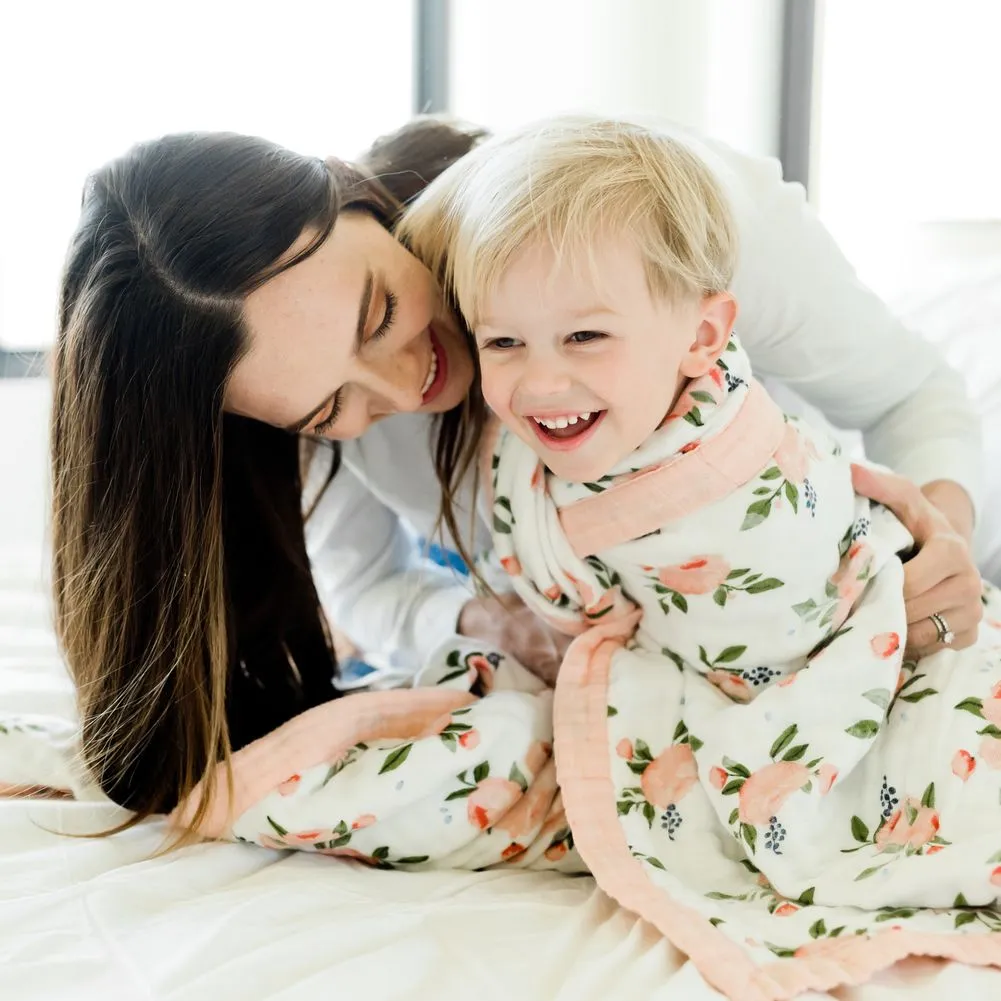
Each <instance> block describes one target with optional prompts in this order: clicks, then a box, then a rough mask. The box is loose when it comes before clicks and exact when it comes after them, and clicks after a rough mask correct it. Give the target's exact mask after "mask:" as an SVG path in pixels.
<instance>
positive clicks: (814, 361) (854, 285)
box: [712, 146, 982, 537]
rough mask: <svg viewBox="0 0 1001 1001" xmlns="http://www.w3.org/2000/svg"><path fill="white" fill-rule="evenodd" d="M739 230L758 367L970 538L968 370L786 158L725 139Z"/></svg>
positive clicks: (975, 483)
mask: <svg viewBox="0 0 1001 1001" xmlns="http://www.w3.org/2000/svg"><path fill="white" fill-rule="evenodd" d="M712 148H713V149H714V151H715V153H716V155H717V156H718V157H719V158H720V161H721V163H722V166H723V171H724V173H725V174H728V175H729V176H728V177H725V178H724V179H725V180H726V181H727V183H728V187H729V189H730V191H731V194H732V198H733V201H734V208H735V211H736V214H737V218H738V225H739V228H740V241H741V251H740V265H739V267H738V271H737V275H736V278H735V281H734V293H735V295H736V297H737V300H738V302H739V303H740V317H739V319H738V325H737V329H738V331H739V332H740V333H741V336H742V339H743V341H744V344H745V346H746V347H747V350H748V352H749V353H750V356H751V360H752V362H753V363H754V366H755V369H756V371H757V372H758V373H759V374H760V375H770V376H774V377H776V378H777V379H779V380H781V381H782V382H784V383H785V384H786V385H788V386H789V387H790V388H792V389H794V390H795V391H796V392H798V393H799V394H800V395H801V396H802V397H803V398H804V399H805V400H807V401H808V402H809V403H812V404H813V405H814V406H816V407H817V408H818V409H820V410H821V411H822V412H823V414H824V415H825V416H826V417H827V418H828V419H829V420H830V421H831V422H832V423H833V424H836V425H837V426H839V427H843V428H851V429H859V430H861V431H862V432H863V434H864V436H865V443H866V451H867V454H868V456H869V457H870V458H871V459H873V460H874V461H876V462H879V463H882V464H884V465H886V466H889V467H890V468H892V469H894V470H896V471H897V472H898V473H900V474H901V475H903V476H906V477H908V478H909V479H911V480H913V481H914V482H916V483H917V484H918V485H919V486H921V487H925V486H926V485H929V484H932V483H933V482H935V481H939V484H941V482H942V481H947V482H949V483H952V484H957V485H958V486H959V487H961V488H962V490H963V491H964V492H965V494H966V496H967V497H968V498H969V502H970V503H969V506H966V507H965V510H964V502H963V498H962V494H961V493H959V492H958V491H956V490H955V489H954V488H950V487H948V486H946V487H942V486H941V485H938V486H936V487H935V488H929V490H928V491H926V493H927V495H928V496H929V498H930V499H931V500H932V501H933V503H937V504H938V503H940V504H941V509H942V510H943V513H945V514H946V516H947V517H948V518H949V520H950V522H951V523H952V524H953V526H954V527H955V528H956V530H957V531H959V532H961V534H964V535H966V536H967V537H969V529H970V528H971V527H972V517H973V514H974V512H975V510H976V507H977V505H978V504H979V502H980V495H981V464H982V458H981V432H980V420H979V418H978V416H977V414H976V412H975V410H974V409H973V406H972V404H971V403H970V401H969V399H968V397H967V394H966V388H965V386H964V382H963V378H962V376H961V375H960V374H959V373H958V372H955V371H954V370H953V369H951V368H949V367H948V365H947V364H946V363H945V361H944V360H943V358H942V356H941V355H940V354H939V352H938V351H937V350H936V349H935V348H934V347H933V346H932V345H931V344H929V343H928V342H926V341H925V340H924V339H923V338H921V337H920V336H919V335H918V334H916V333H914V332H913V331H910V330H908V329H907V328H906V327H905V326H904V325H903V324H902V323H901V322H900V321H899V320H898V319H897V318H896V317H895V316H893V314H892V313H891V312H890V310H889V309H888V308H887V306H886V305H885V304H884V303H883V302H882V301H881V300H880V299H879V297H878V296H876V295H875V294H874V293H873V292H872V291H871V290H870V289H868V288H866V287H865V286H864V285H863V284H862V283H861V282H860V281H859V280H858V278H857V277H856V275H855V272H854V270H853V269H852V267H851V265H850V264H849V263H848V261H847V260H846V259H845V257H844V255H843V254H842V253H841V251H840V250H839V249H838V247H837V245H836V244H835V242H834V240H833V239H832V238H831V236H830V234H829V233H828V232H827V230H826V229H825V228H824V227H823V225H822V224H821V223H820V222H819V220H818V219H817V217H816V215H815V214H814V212H813V210H812V209H811V208H810V206H809V205H807V203H806V200H805V197H804V194H803V189H802V187H801V186H800V185H798V184H787V183H785V182H783V180H782V177H781V169H780V167H779V165H778V163H777V162H775V161H772V160H761V159H756V158H751V157H746V156H742V155H740V154H737V153H735V152H734V151H733V150H730V149H727V148H726V147H722V146H713V147H712Z"/></svg>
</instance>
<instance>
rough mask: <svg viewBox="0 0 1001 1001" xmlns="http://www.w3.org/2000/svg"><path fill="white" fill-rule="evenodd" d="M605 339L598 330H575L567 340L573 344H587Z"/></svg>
mask: <svg viewBox="0 0 1001 1001" xmlns="http://www.w3.org/2000/svg"><path fill="white" fill-rule="evenodd" d="M604 337H605V334H603V333H602V332H601V331H600V330H577V331H575V332H574V333H572V334H571V335H570V337H569V338H568V340H570V341H572V342H573V343H574V344H587V343H589V342H590V341H600V340H601V339H602V338H604Z"/></svg>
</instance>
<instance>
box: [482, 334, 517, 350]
mask: <svg viewBox="0 0 1001 1001" xmlns="http://www.w3.org/2000/svg"><path fill="white" fill-rule="evenodd" d="M519 343H520V342H519V341H518V340H516V339H515V338H514V337H493V338H491V339H490V340H489V341H487V342H486V343H485V344H484V345H483V348H482V349H481V350H486V349H488V348H489V349H490V350H496V351H508V350H510V349H511V348H516V347H517V346H518V344H519Z"/></svg>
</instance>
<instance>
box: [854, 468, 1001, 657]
mask: <svg viewBox="0 0 1001 1001" xmlns="http://www.w3.org/2000/svg"><path fill="white" fill-rule="evenodd" d="M852 483H853V485H854V487H855V490H856V492H857V493H860V494H862V495H863V496H864V497H868V498H869V499H870V500H873V501H876V502H877V503H880V504H884V505H885V506H886V507H888V508H889V509H890V510H891V511H892V512H893V513H894V514H895V515H896V516H897V517H898V518H899V519H900V520H901V522H902V523H903V524H904V527H905V528H906V529H907V530H908V531H909V532H910V533H911V535H912V536H913V537H914V542H915V545H916V546H917V547H918V554H917V555H916V556H915V557H914V558H913V559H911V560H908V561H907V563H905V564H904V601H905V605H906V609H907V656H908V657H911V658H919V657H924V656H926V655H927V654H930V653H934V652H935V651H936V650H940V649H942V646H943V644H942V643H940V642H939V641H938V629H937V627H936V625H935V623H934V622H933V621H932V618H931V616H932V615H939V616H941V618H942V619H944V620H945V622H946V624H947V625H948V627H949V629H950V630H951V631H952V632H953V634H954V635H955V639H954V640H953V642H952V643H951V644H950V646H951V647H952V649H954V650H961V649H963V648H964V647H968V646H971V645H972V644H973V643H974V642H975V641H976V638H977V627H978V625H979V623H980V620H981V618H982V617H983V614H984V612H983V605H982V603H981V600H980V597H981V593H982V590H983V585H982V583H981V580H980V573H979V571H978V570H977V566H976V564H975V563H974V562H973V557H972V555H971V553H970V534H971V533H972V526H973V506H972V504H971V503H970V500H969V497H967V495H966V492H965V491H964V490H963V489H962V487H960V486H959V485H958V484H955V483H951V482H947V481H945V480H940V481H936V482H935V483H930V484H928V486H927V487H925V489H924V491H922V490H919V489H918V487H917V486H916V485H915V484H914V483H912V482H911V481H910V480H907V479H904V477H902V476H897V475H895V474H893V473H884V472H877V471H876V470H873V469H869V468H867V467H865V466H852Z"/></svg>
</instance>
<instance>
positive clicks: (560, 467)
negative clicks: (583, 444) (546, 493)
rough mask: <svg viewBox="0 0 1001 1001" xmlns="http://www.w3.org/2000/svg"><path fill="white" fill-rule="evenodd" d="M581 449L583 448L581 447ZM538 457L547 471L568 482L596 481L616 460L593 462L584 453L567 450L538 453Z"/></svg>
mask: <svg viewBox="0 0 1001 1001" xmlns="http://www.w3.org/2000/svg"><path fill="white" fill-rule="evenodd" d="M582 451H583V449H582ZM539 458H541V459H542V461H543V462H544V463H545V464H546V467H547V468H548V469H549V471H550V472H551V473H552V474H553V475H554V476H555V477H556V478H557V479H560V480H565V481H566V482H568V483H597V482H598V481H599V480H600V479H601V478H602V477H603V476H605V475H607V474H608V472H609V470H611V469H614V468H615V466H616V462H615V461H614V460H613V461H610V462H609V461H607V460H604V459H603V460H602V461H601V462H595V461H594V459H589V458H587V457H585V456H584V455H580V456H577V455H574V454H573V453H567V452H563V453H560V452H547V453H546V454H542V453H541V452H540V453H539Z"/></svg>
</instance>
